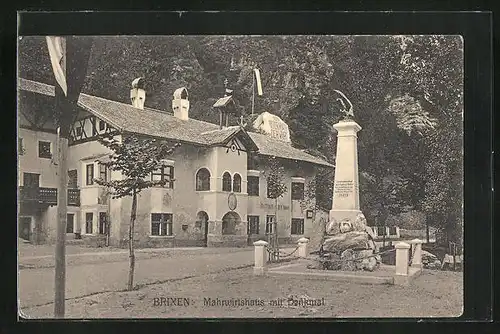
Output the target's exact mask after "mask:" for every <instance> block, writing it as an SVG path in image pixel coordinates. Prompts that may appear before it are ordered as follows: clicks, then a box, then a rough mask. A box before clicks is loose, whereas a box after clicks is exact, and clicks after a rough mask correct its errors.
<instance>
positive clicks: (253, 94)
mask: <svg viewBox="0 0 500 334" xmlns="http://www.w3.org/2000/svg"><path fill="white" fill-rule="evenodd" d="M254 108H255V73H254V71H252V115H253V111H254Z"/></svg>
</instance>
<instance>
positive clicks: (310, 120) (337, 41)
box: [19, 35, 463, 238]
mask: <svg viewBox="0 0 500 334" xmlns="http://www.w3.org/2000/svg"><path fill="white" fill-rule="evenodd" d="M19 47H20V49H19V70H20V75H21V76H22V77H24V78H27V79H33V80H39V81H42V82H46V83H53V76H52V75H51V72H50V62H49V60H48V54H47V51H46V46H45V44H44V40H43V38H39V37H24V38H23V39H22V40H21V41H20V42H19ZM254 67H258V68H259V69H260V71H261V78H262V86H263V91H264V95H263V96H255V113H256V114H259V113H261V112H263V111H268V112H271V113H274V114H276V115H278V116H279V117H281V118H282V119H283V120H284V121H285V122H287V124H288V125H289V127H290V131H291V135H292V136H291V137H292V142H293V143H294V145H295V146H297V147H300V148H303V149H307V150H308V151H309V152H313V153H314V154H316V155H318V156H323V157H325V158H326V159H327V160H328V161H329V162H332V163H334V161H335V151H336V137H335V133H334V132H333V131H332V128H331V126H332V125H333V124H334V123H336V122H337V121H338V120H339V119H340V117H341V116H342V115H341V113H340V110H339V106H338V105H337V104H336V98H337V95H336V93H335V91H334V90H335V89H338V90H340V91H342V92H343V93H345V94H346V96H347V97H348V98H349V99H350V100H351V101H352V103H353V105H354V115H355V120H356V122H357V123H359V124H360V125H361V126H362V127H363V130H362V131H360V132H359V134H358V136H359V140H358V150H359V151H358V152H359V153H358V154H359V168H360V171H361V172H362V173H365V175H370V177H372V178H373V181H370V178H368V179H366V178H363V177H361V178H360V181H361V185H360V196H361V206H362V210H363V211H369V212H373V216H374V217H381V216H384V215H385V214H383V213H381V209H382V208H390V211H391V212H397V211H401V212H402V211H405V210H406V208H407V207H410V206H411V207H413V208H414V209H415V210H419V211H424V212H425V213H426V214H427V216H428V223H429V224H431V225H433V226H436V227H442V228H444V229H446V230H448V231H449V235H450V238H455V236H452V234H453V233H454V232H453V233H452V231H455V230H456V231H458V230H459V226H461V225H460V224H461V219H462V218H461V217H462V203H461V200H460V199H461V191H462V183H461V182H460V177H461V175H462V173H463V172H462V157H463V151H462V143H463V140H462V121H463V41H462V39H461V37H460V36H434V35H425V36H398V35H394V36H258V37H255V36H170V37H159V36H149V37H144V36H141V37H133V36H130V37H102V38H96V39H95V43H94V47H93V52H92V55H91V60H90V63H89V70H88V73H87V76H88V80H87V84H86V88H85V92H87V93H90V94H95V95H98V96H102V97H105V98H110V99H114V100H118V101H122V102H126V103H129V86H130V82H131V81H132V80H133V79H134V78H136V77H139V76H144V77H145V78H146V82H147V87H146V90H147V98H146V105H147V106H150V107H154V108H158V109H163V110H165V109H167V110H168V109H169V108H170V99H171V94H172V92H173V91H174V90H175V89H176V88H178V87H181V86H185V87H187V88H188V90H189V92H190V103H191V107H190V117H191V118H194V119H202V120H206V121H210V122H215V123H217V122H218V114H217V113H216V112H215V111H214V110H213V109H212V108H211V106H212V105H213V104H214V103H215V101H216V100H217V99H218V98H219V97H221V96H223V94H224V84H223V83H224V79H226V78H227V79H228V82H229V88H232V89H233V90H234V92H233V97H234V99H235V101H236V103H237V107H238V108H239V110H240V111H242V113H243V115H244V123H246V124H247V126H249V124H251V123H250V122H249V120H251V119H252V115H250V110H251V104H252V102H251V101H252V75H253V73H252V69H253V68H254ZM254 117H255V116H254ZM332 179H333V177H332V176H331V175H328V174H327V173H323V179H319V180H318V182H317V187H315V188H316V196H317V202H318V203H323V204H322V205H324V206H325V207H326V208H327V209H328V206H329V205H330V203H331V195H332V190H331V188H330V187H331V181H332ZM393 188H394V189H393ZM392 190H395V191H396V192H397V194H398V196H401V197H400V200H398V201H393V199H391V197H390V196H388V195H387V194H389V193H392ZM367 218H368V223H373V219H374V218H372V219H370V217H369V215H367ZM377 219H378V218H377ZM447 233H448V232H447ZM455 234H456V233H455Z"/></svg>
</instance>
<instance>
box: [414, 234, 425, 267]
mask: <svg viewBox="0 0 500 334" xmlns="http://www.w3.org/2000/svg"><path fill="white" fill-rule="evenodd" d="M411 242H412V250H411V251H412V253H413V258H412V261H411V266H412V267H415V268H422V243H423V241H422V240H420V239H413V240H412V241H411Z"/></svg>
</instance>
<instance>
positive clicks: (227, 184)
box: [222, 172, 231, 191]
mask: <svg viewBox="0 0 500 334" xmlns="http://www.w3.org/2000/svg"><path fill="white" fill-rule="evenodd" d="M222 191H231V174H229V173H228V172H225V173H224V175H222Z"/></svg>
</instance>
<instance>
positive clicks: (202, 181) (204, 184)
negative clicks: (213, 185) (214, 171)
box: [196, 168, 210, 191]
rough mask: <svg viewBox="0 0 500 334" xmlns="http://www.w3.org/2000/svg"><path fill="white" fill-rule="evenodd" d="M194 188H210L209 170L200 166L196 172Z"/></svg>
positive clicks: (199, 189) (202, 189)
mask: <svg viewBox="0 0 500 334" xmlns="http://www.w3.org/2000/svg"><path fill="white" fill-rule="evenodd" d="M196 190H197V191H207V190H210V172H209V171H208V169H206V168H201V169H200V170H199V171H198V172H197V173H196Z"/></svg>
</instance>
